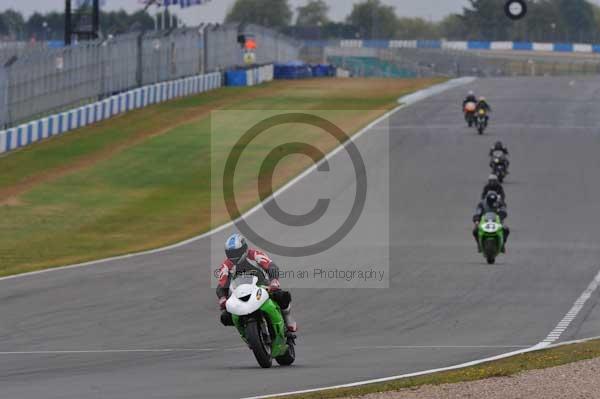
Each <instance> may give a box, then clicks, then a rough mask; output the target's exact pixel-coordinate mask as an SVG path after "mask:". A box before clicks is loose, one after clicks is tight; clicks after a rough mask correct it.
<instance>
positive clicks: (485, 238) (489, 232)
mask: <svg viewBox="0 0 600 399" xmlns="http://www.w3.org/2000/svg"><path fill="white" fill-rule="evenodd" d="M478 240H479V245H480V248H481V250H482V252H483V256H484V257H485V259H486V261H487V263H488V264H490V265H493V264H494V263H495V262H496V257H497V256H498V255H499V254H500V252H501V250H502V247H503V246H504V228H503V227H502V222H501V220H500V216H498V215H497V214H496V213H494V212H488V213H486V214H485V215H483V217H482V218H481V220H480V221H479V228H478Z"/></svg>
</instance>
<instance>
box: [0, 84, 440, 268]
mask: <svg viewBox="0 0 600 399" xmlns="http://www.w3.org/2000/svg"><path fill="white" fill-rule="evenodd" d="M439 81H440V80H419V79H414V80H389V81H386V80H377V79H374V80H359V79H357V80H354V79H352V80H327V81H325V80H308V81H299V82H273V83H271V84H267V85H264V86H260V87H254V88H241V89H240V88H224V89H220V90H217V91H214V92H211V93H206V94H202V95H199V96H194V97H189V98H185V99H180V100H176V101H172V102H169V103H166V104H161V105H157V106H152V107H149V108H146V109H143V110H137V111H134V112H131V113H128V114H125V115H123V116H121V117H118V118H115V119H114V120H110V121H105V122H102V123H99V124H97V125H94V126H90V127H86V128H83V129H79V130H78V131H76V132H73V133H69V134H65V135H63V136H60V137H56V138H53V139H51V140H48V141H46V142H42V143H39V144H36V145H33V146H30V147H28V148H25V149H23V150H20V151H17V152H15V153H13V154H10V155H9V156H7V157H3V158H0V220H1V221H2V222H1V224H0V236H1V237H2V238H1V240H0V276H1V275H10V274H16V273H23V272H28V271H34V270H39V269H43V268H48V267H54V266H61V265H65V264H71V263H76V262H83V261H87V260H92V259H99V258H104V257H108V256H114V255H118V254H123V253H128V252H135V251H141V250H146V249H150V248H155V247H158V246H163V245H167V244H170V243H173V242H177V241H180V240H183V239H186V238H189V237H191V236H194V235H196V234H198V233H201V232H203V231H206V230H208V229H209V228H210V227H211V225H216V224H219V223H222V222H224V221H225V220H226V218H225V214H223V215H221V216H222V217H221V216H219V217H217V218H215V217H214V212H212V214H211V209H210V200H211V191H213V192H214V191H215V190H214V189H215V187H214V184H213V186H212V188H213V190H211V186H210V182H211V178H210V177H211V176H210V167H211V162H212V165H218V164H219V163H222V162H224V159H225V156H226V155H227V154H228V152H229V149H230V148H231V147H232V146H233V143H234V142H235V139H236V134H235V131H236V128H239V126H240V124H243V123H244V121H243V120H230V121H228V120H225V122H224V123H223V124H222V125H221V126H219V127H218V129H219V134H218V136H217V140H216V141H215V140H214V137H213V143H212V145H213V148H212V149H211V134H210V132H211V126H210V117H209V115H210V111H213V110H246V111H248V110H249V111H252V112H250V114H251V116H252V113H253V112H254V113H255V114H256V115H255V116H256V117H260V116H261V115H264V113H265V112H267V110H277V109H286V110H306V111H309V112H316V113H319V114H320V115H322V116H325V117H327V118H329V119H331V120H332V121H334V122H335V123H337V124H339V125H340V126H342V127H343V128H344V129H346V131H348V132H354V131H357V130H358V129H359V128H360V127H362V126H364V125H365V124H367V123H368V122H369V121H370V120H373V119H374V118H375V117H377V116H378V115H380V114H382V113H383V112H385V111H386V110H388V109H391V108H393V107H395V106H396V105H397V103H396V100H397V98H398V97H399V96H401V95H404V94H407V93H409V92H413V91H415V90H417V89H420V88H423V87H426V86H429V85H431V84H433V83H437V82H439ZM340 110H356V111H358V112H356V111H355V112H354V115H353V116H352V117H348V114H347V113H344V112H341V111H340ZM250 119H252V118H250ZM213 129H214V127H213ZM238 130H239V129H238ZM269 133H270V135H271V136H269V135H267V136H266V137H264V138H263V137H261V140H265V143H266V142H267V141H268V140H269V137H275V136H277V137H283V138H285V139H287V140H291V141H293V139H294V137H299V136H303V137H305V138H307V137H308V139H309V141H311V142H313V143H314V144H315V145H317V146H318V147H319V148H322V149H323V151H328V150H330V149H331V148H333V146H335V142H332V140H331V139H330V138H328V136H327V135H326V134H323V133H322V132H318V131H310V129H309V130H307V129H306V128H303V127H300V126H291V127H289V128H286V129H281V128H280V129H273V132H269ZM215 148H217V149H218V151H215ZM269 149H270V148H268V146H266V145H265V146H261V143H260V141H259V142H257V143H256V144H253V146H252V148H251V151H250V152H249V154H250V155H251V156H250V159H249V160H248V161H247V163H246V164H245V165H244V166H245V168H244V169H243V171H242V173H241V174H240V176H239V179H238V181H243V180H244V179H246V182H247V183H246V184H247V186H248V187H247V188H248V189H250V187H251V188H255V186H256V175H257V173H256V172H257V170H258V166H259V165H260V162H259V161H260V160H262V159H263V158H264V156H265V155H266V152H268V150H269ZM253 157H254V158H253ZM286 161H287V163H285V162H282V164H283V166H281V165H278V166H277V171H278V173H277V179H276V181H275V183H276V185H277V186H278V185H281V184H283V183H285V181H287V180H289V179H290V178H291V177H293V176H295V175H296V174H298V173H299V172H301V170H303V169H304V168H306V167H307V166H308V165H309V161H307V160H306V159H303V160H301V161H298V159H296V160H293V159H291V160H286ZM271 167H273V168H274V167H275V165H272V166H271ZM237 177H238V176H237V174H236V178H237ZM242 188H244V187H242ZM242 198H243V199H242V200H241V207H242V208H244V209H247V208H249V207H250V206H252V205H253V204H256V202H257V198H258V197H257V195H256V194H255V193H251V192H249V193H248V195H246V196H242ZM211 215H212V216H213V217H212V218H211Z"/></svg>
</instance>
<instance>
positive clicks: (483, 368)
mask: <svg viewBox="0 0 600 399" xmlns="http://www.w3.org/2000/svg"><path fill="white" fill-rule="evenodd" d="M595 357H600V340H592V341H588V342H582V343H576V344H571V345H563V346H558V347H555V348H550V349H544V350H540V351H536V352H529V353H525V354H521V355H517V356H512V357H508V358H505V359H501V360H496V361H492V362H488V363H483V364H480V365H477V366H472V367H466V368H463V369H457V370H451V371H444V372H439V373H434V374H428V375H423V376H419V377H412V378H403V379H399V380H394V381H388V382H385V383H379V384H369V385H364V386H360V387H353V388H342V389H332V390H327V391H321V392H314V393H306V394H299V395H289V396H282V397H281V398H285V399H332V398H346V397H353V398H355V397H360V396H363V395H367V394H371V393H377V392H390V391H398V390H400V389H405V388H416V387H419V386H422V385H440V384H452V383H457V382H466V381H475V380H481V379H484V378H491V377H505V376H510V375H515V374H517V373H521V372H524V371H528V370H535V369H544V368H548V367H555V366H560V365H563V364H567V363H573V362H577V361H580V360H586V359H592V358H595Z"/></svg>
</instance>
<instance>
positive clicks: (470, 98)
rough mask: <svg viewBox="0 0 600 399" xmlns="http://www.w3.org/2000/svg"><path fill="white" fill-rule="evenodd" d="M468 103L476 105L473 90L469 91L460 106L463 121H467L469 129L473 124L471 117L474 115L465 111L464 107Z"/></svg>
mask: <svg viewBox="0 0 600 399" xmlns="http://www.w3.org/2000/svg"><path fill="white" fill-rule="evenodd" d="M468 103H473V104H477V97H476V96H475V93H474V92H473V90H469V92H468V93H467V97H466V98H465V99H464V101H463V105H462V109H463V112H464V114H465V121H467V122H468V123H469V127H471V126H472V124H473V119H472V117H473V114H474V113H473V112H466V111H465V107H466V105H467V104H468Z"/></svg>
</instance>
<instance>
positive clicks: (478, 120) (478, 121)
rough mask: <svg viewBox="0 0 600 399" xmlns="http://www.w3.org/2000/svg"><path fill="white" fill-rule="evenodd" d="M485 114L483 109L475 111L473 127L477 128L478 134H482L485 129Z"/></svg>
mask: <svg viewBox="0 0 600 399" xmlns="http://www.w3.org/2000/svg"><path fill="white" fill-rule="evenodd" d="M487 119H488V118H487V112H486V110H485V109H480V110H479V111H477V116H476V117H475V127H476V128H477V132H478V133H479V134H483V131H484V130H485V128H486V127H487Z"/></svg>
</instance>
